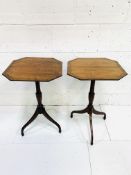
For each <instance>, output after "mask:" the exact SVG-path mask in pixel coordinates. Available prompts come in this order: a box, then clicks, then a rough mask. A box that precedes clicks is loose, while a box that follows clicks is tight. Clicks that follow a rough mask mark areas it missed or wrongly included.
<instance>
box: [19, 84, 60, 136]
mask: <svg viewBox="0 0 131 175" xmlns="http://www.w3.org/2000/svg"><path fill="white" fill-rule="evenodd" d="M35 85H36V99H37V102H38V104H37V108H36V110H35V113H34V114H33V116H32V117H31V118H30V120H29V121H28V122H27V123H26V124H25V125H24V126H23V127H22V129H21V135H22V136H24V129H25V128H26V127H27V126H28V125H29V124H31V123H32V122H33V121H34V120H35V119H36V118H37V116H38V115H39V114H43V115H44V116H45V117H46V118H47V119H48V120H49V121H50V122H52V123H53V124H55V125H56V126H57V127H58V129H59V133H61V127H60V125H59V124H58V123H57V122H56V121H55V120H54V119H52V118H51V117H50V116H49V114H48V113H47V112H46V110H45V107H44V105H43V104H42V93H41V90H40V82H38V81H36V82H35Z"/></svg>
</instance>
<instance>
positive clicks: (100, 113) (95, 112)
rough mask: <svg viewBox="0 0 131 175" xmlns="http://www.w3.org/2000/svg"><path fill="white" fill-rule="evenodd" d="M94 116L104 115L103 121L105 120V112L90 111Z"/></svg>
mask: <svg viewBox="0 0 131 175" xmlns="http://www.w3.org/2000/svg"><path fill="white" fill-rule="evenodd" d="M92 112H93V113H94V114H96V115H104V117H103V119H104V120H105V119H106V113H105V112H100V111H97V110H96V109H94V108H93V111H92Z"/></svg>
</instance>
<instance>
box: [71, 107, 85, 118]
mask: <svg viewBox="0 0 131 175" xmlns="http://www.w3.org/2000/svg"><path fill="white" fill-rule="evenodd" d="M86 112H87V109H83V110H78V111H72V112H71V116H70V117H71V118H73V114H74V113H78V114H83V113H86Z"/></svg>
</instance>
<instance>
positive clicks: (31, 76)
mask: <svg viewBox="0 0 131 175" xmlns="http://www.w3.org/2000/svg"><path fill="white" fill-rule="evenodd" d="M3 75H4V76H5V77H6V78H8V79H9V80H11V81H45V82H47V81H51V80H54V79H56V78H58V77H61V76H62V62H61V61H59V60H56V59H54V58H39V57H24V58H21V59H18V60H14V61H13V62H12V63H11V64H10V65H9V66H8V68H7V69H6V70H5V71H4V72H3Z"/></svg>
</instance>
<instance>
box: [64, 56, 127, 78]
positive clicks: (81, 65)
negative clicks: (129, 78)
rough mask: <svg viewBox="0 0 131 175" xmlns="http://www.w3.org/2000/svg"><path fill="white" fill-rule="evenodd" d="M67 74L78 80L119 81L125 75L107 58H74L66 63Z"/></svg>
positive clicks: (120, 68) (118, 65)
mask: <svg viewBox="0 0 131 175" xmlns="http://www.w3.org/2000/svg"><path fill="white" fill-rule="evenodd" d="M67 74H68V75H70V76H72V77H75V78H77V79H79V80H120V79H121V78H123V77H124V76H126V75H127V73H126V71H125V70H124V69H123V68H122V67H121V65H120V64H119V63H118V62H117V61H115V60H111V59H108V58H76V59H74V60H71V61H69V62H68V70H67Z"/></svg>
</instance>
